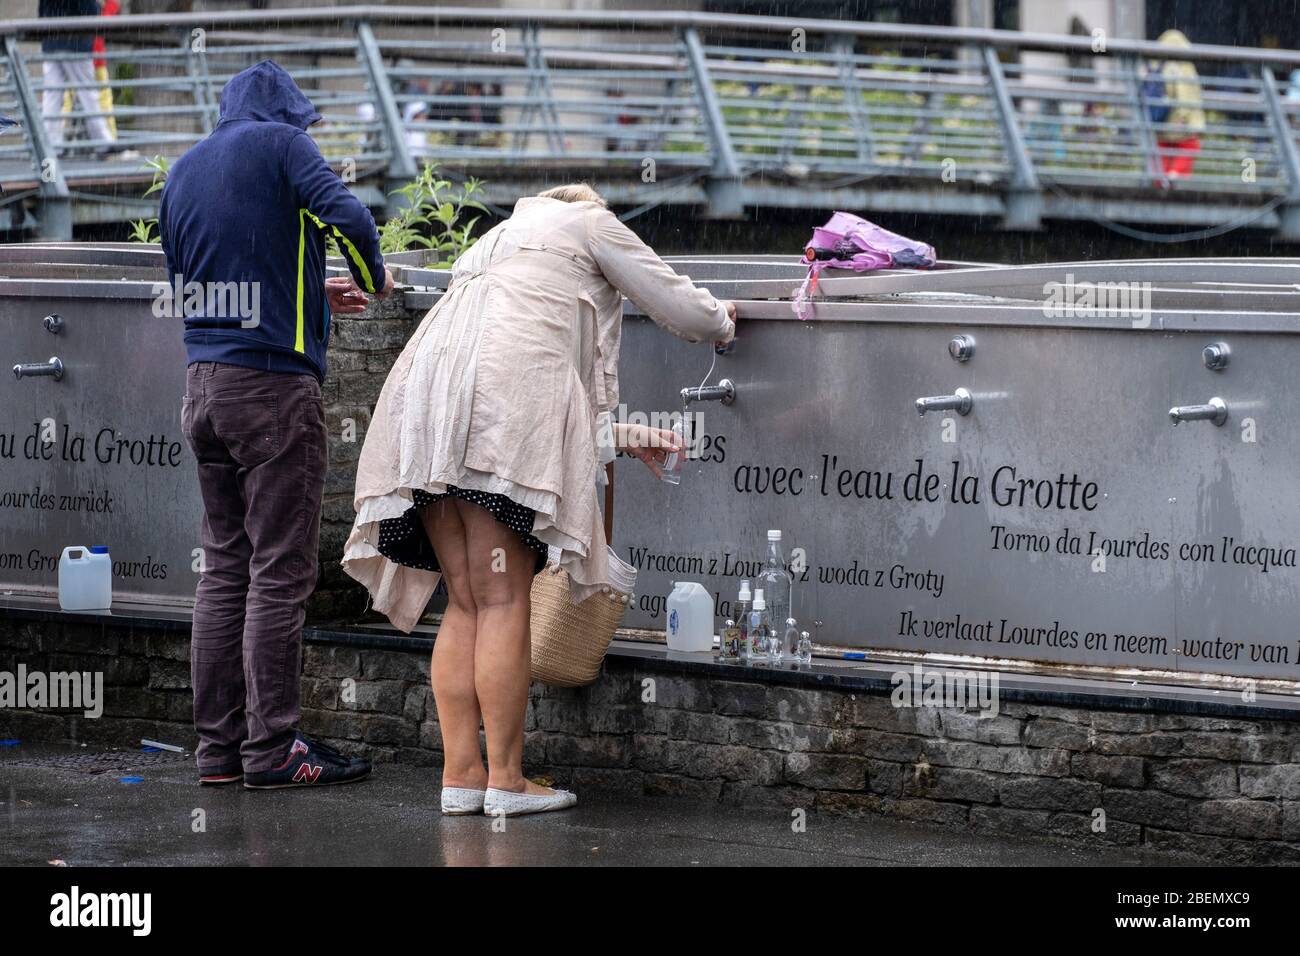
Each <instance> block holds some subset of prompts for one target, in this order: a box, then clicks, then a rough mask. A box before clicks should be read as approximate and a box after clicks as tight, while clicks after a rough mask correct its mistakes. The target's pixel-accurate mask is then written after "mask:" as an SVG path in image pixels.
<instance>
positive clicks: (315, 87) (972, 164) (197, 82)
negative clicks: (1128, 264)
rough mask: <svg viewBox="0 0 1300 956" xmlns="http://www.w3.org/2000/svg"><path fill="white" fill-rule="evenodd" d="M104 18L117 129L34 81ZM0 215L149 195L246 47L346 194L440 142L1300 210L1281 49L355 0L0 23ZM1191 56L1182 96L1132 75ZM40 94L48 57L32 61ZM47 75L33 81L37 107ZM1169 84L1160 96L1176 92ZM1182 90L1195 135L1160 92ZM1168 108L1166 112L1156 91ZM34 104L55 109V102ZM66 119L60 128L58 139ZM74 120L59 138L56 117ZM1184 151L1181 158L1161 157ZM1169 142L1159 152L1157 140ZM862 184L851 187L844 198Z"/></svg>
mask: <svg viewBox="0 0 1300 956" xmlns="http://www.w3.org/2000/svg"><path fill="white" fill-rule="evenodd" d="M79 31H80V32H96V33H98V34H100V35H102V36H104V37H105V38H106V44H107V51H108V52H107V54H106V55H105V58H106V60H107V63H108V69H109V80H108V82H107V83H106V84H101V83H100V82H98V81H96V83H94V84H88V85H87V86H88V87H89V88H91V89H93V90H94V91H95V92H96V93H98V91H99V89H100V87H101V86H107V88H108V89H110V90H111V91H112V96H113V106H112V117H113V120H114V121H115V123H116V128H117V132H116V137H115V138H114V139H112V140H109V139H105V138H102V137H101V138H98V139H95V138H90V137H89V135H88V133H89V131H90V130H91V129H92V128H93V126H94V125H95V124H93V123H91V122H89V121H90V120H92V119H93V118H95V117H96V116H98V115H100V114H101V111H100V110H99V109H98V108H96V109H92V110H88V109H85V108H83V106H82V105H81V102H80V101H79V100H78V99H76V98H75V97H69V99H71V100H72V102H71V103H69V104H67V105H66V106H65V108H64V109H63V110H62V112H61V113H59V114H58V116H57V118H55V117H52V116H50V115H48V114H49V110H48V109H44V108H43V103H42V100H43V99H44V95H45V93H46V92H47V83H46V80H45V79H44V74H45V68H46V65H47V64H51V63H54V62H56V61H57V60H59V59H66V58H67V54H43V53H41V51H40V46H39V41H40V40H41V39H42V38H43V37H46V36H50V35H53V34H57V33H68V32H79ZM0 41H3V49H2V51H0V52H2V54H3V55H2V56H0V113H4V114H6V115H14V116H16V117H17V118H19V119H20V120H22V131H21V135H10V136H8V137H6V138H3V139H0V185H3V186H4V187H5V189H6V192H7V193H8V196H7V197H6V199H5V200H2V201H0V202H4V203H5V205H4V206H0V228H2V227H3V226H4V225H5V224H6V223H5V215H6V213H7V215H8V223H7V224H8V225H9V226H10V227H19V228H22V227H33V226H34V227H36V228H38V229H40V230H41V231H43V232H44V233H46V234H50V235H64V234H67V233H68V232H69V231H70V228H71V224H72V223H73V222H74V221H95V220H96V219H111V218H114V217H118V218H121V217H122V215H123V214H124V213H127V212H134V213H136V214H138V213H139V212H140V211H141V210H146V209H148V208H150V206H151V204H150V203H142V202H141V201H140V199H139V195H140V193H141V192H143V188H137V185H136V184H141V185H142V184H144V183H147V182H148V181H149V179H150V173H148V172H147V171H145V170H144V169H142V161H143V159H144V158H147V157H151V156H153V155H162V156H165V157H168V158H171V159H174V158H175V157H177V156H179V155H180V154H181V153H182V152H184V150H185V149H186V148H188V147H189V145H191V144H192V143H193V142H195V141H196V140H197V139H198V138H200V137H202V136H203V135H205V134H206V133H207V132H209V131H210V130H211V129H212V127H213V126H214V125H215V123H216V122H217V120H218V106H219V101H220V91H221V88H222V86H223V85H224V84H225V82H226V81H227V80H228V79H229V78H230V77H231V76H233V75H234V74H235V73H237V72H238V71H240V70H241V69H244V68H245V67H247V66H249V65H251V64H252V63H255V62H257V61H258V60H260V59H263V58H266V57H273V58H275V59H276V60H277V61H279V62H280V63H281V64H282V65H283V66H285V68H286V69H288V70H289V71H290V72H291V73H292V74H293V75H294V77H295V79H296V80H297V81H298V83H299V84H300V85H301V86H302V87H303V88H304V90H306V91H307V92H308V95H309V96H311V98H312V100H313V102H314V103H315V104H316V105H317V108H318V109H319V110H320V112H321V114H322V116H323V118H324V119H323V122H322V123H320V124H318V126H317V127H315V128H313V130H312V135H313V136H315V138H316V140H317V142H318V143H319V144H320V146H321V149H322V151H323V152H324V154H325V155H326V157H327V158H328V159H329V160H330V161H331V162H332V163H334V164H335V165H336V166H337V167H338V168H339V169H340V171H341V172H343V173H344V174H345V177H346V178H349V180H350V181H354V182H356V184H357V187H356V188H358V190H362V191H365V190H369V191H368V193H367V198H368V199H369V200H370V201H373V202H375V203H382V202H383V200H384V196H385V191H386V190H387V189H388V188H390V187H391V186H392V184H393V183H395V182H397V181H400V180H402V179H405V178H409V177H410V176H412V175H414V173H415V171H416V170H417V168H418V166H419V164H420V163H421V162H423V161H425V160H435V161H438V162H440V163H442V164H443V165H444V166H448V167H451V168H452V169H454V170H458V171H462V172H465V173H470V174H475V175H479V176H481V177H485V178H487V179H489V181H490V182H493V181H494V182H497V183H499V184H501V188H502V189H503V195H502V198H503V199H504V198H506V196H505V195H504V190H506V189H508V188H513V187H515V186H518V185H519V184H521V183H528V182H535V181H537V180H539V179H544V180H554V179H556V178H558V177H560V176H562V175H569V176H580V175H586V176H594V177H596V178H597V179H599V180H600V181H601V184H602V186H604V187H606V188H610V187H612V192H613V193H615V194H616V195H617V194H618V192H619V190H620V189H621V190H622V192H623V196H624V198H632V199H635V200H636V201H637V202H642V201H644V200H645V199H646V198H647V197H651V198H652V197H654V196H656V195H658V196H659V197H660V201H667V202H686V203H698V202H701V201H704V200H707V201H708V202H709V203H710V204H711V206H712V207H713V212H715V213H717V214H734V213H736V212H738V211H739V210H740V209H741V208H742V207H743V206H745V205H752V204H765V205H777V206H798V205H827V204H831V203H832V202H843V203H844V204H846V205H849V204H853V203H855V202H860V201H863V200H870V201H873V202H874V201H882V202H883V201H888V203H889V204H890V206H891V208H904V209H907V208H910V209H915V210H917V211H924V212H948V213H954V214H963V213H978V214H987V213H988V212H990V211H1000V212H1002V214H1003V215H1005V217H1006V218H1007V220H1008V223H1009V224H1010V225H1013V226H1022V227H1030V228H1032V227H1034V226H1036V225H1037V224H1038V222H1039V221H1040V219H1041V218H1042V217H1043V216H1045V215H1047V216H1060V217H1066V218H1087V217H1094V218H1095V217H1097V216H1101V215H1103V214H1105V215H1113V214H1114V213H1115V210H1116V209H1119V210H1120V211H1121V214H1122V215H1124V216H1127V217H1128V218H1129V219H1131V220H1133V221H1137V222H1160V223H1195V224H1212V223H1215V222H1219V221H1223V220H1228V219H1232V218H1234V217H1237V218H1240V219H1241V221H1243V222H1251V223H1253V224H1255V225H1262V226H1273V227H1276V228H1278V229H1280V230H1281V231H1282V232H1283V234H1284V235H1286V236H1288V237H1289V238H1300V147H1298V145H1297V137H1298V136H1300V88H1293V87H1291V86H1289V85H1288V80H1287V76H1288V74H1289V72H1290V71H1291V70H1292V69H1296V68H1300V52H1295V51H1277V50H1271V51H1270V50H1247V49H1234V48H1225V47H1212V46H1193V47H1191V48H1188V49H1183V50H1177V49H1170V48H1167V47H1163V46H1160V45H1158V44H1154V43H1149V42H1145V41H1119V40H1112V41H1110V43H1109V45H1108V49H1106V50H1105V51H1104V52H1098V51H1094V50H1093V49H1092V43H1093V41H1092V39H1091V38H1072V37H1049V36H1041V35H1028V34H1019V33H1010V32H1005V31H992V30H971V29H959V28H950V29H943V28H931V27H911V26H906V25H886V24H868V23H845V22H840V21H819V20H797V19H791V18H775V17H750V16H729V15H716V16H710V15H703V14H690V13H601V12H592V13H587V12H571V11H563V12H558V11H551V12H546V11H517V10H492V9H474V10H470V9H465V10H457V9H449V8H436V9H435V8H429V9H422V8H413V7H383V6H359V7H338V8H326V9H317V10H278V11H245V12H234V13H226V14H185V15H164V16H141V17H115V18H108V19H104V18H91V19H82V20H64V21H54V20H26V21H21V20H20V21H9V22H7V23H3V24H0ZM1170 60H1173V61H1180V62H1187V63H1191V64H1193V65H1194V66H1195V67H1196V69H1197V72H1198V74H1199V80H1198V82H1197V84H1196V86H1195V87H1194V88H1193V89H1194V90H1195V96H1194V97H1193V98H1192V99H1188V100H1186V101H1180V100H1177V99H1175V94H1174V92H1173V88H1172V87H1171V86H1166V87H1165V89H1164V90H1163V91H1157V92H1154V93H1153V92H1152V90H1151V88H1150V86H1149V84H1146V83H1145V82H1144V80H1145V78H1146V76H1147V73H1148V71H1150V70H1151V69H1152V68H1153V66H1154V65H1158V64H1160V63H1163V62H1167V61H1170ZM48 89H53V90H54V92H55V93H56V94H57V93H58V92H59V91H60V90H61V89H62V87H61V84H52V85H50V86H49V87H48ZM48 105H49V104H48V103H47V104H44V106H45V107H48ZM1180 108H1183V109H1180ZM1187 110H1191V111H1193V115H1196V116H1197V117H1198V118H1203V124H1202V126H1203V128H1202V129H1200V131H1199V143H1198V145H1197V148H1196V149H1195V151H1194V152H1193V151H1192V150H1191V149H1189V148H1188V147H1187V146H1186V145H1185V144H1184V145H1181V146H1180V145H1176V142H1175V141H1177V140H1181V139H1186V128H1185V127H1183V126H1179V125H1178V124H1176V123H1175V122H1173V119H1174V118H1175V117H1176V116H1177V115H1178V114H1179V113H1180V112H1181V113H1184V114H1186V112H1187ZM1166 113H1168V114H1169V115H1168V116H1166V115H1163V114H1166ZM51 124H54V125H53V126H52V125H51ZM52 132H56V133H60V132H61V133H62V134H63V135H64V136H65V141H64V142H63V143H62V145H58V144H56V143H55V142H54V140H55V139H57V138H58V136H57V135H51V133H52ZM67 137H70V138H67ZM1178 156H1183V157H1185V158H1186V159H1188V160H1190V163H1189V164H1187V165H1189V166H1190V169H1188V170H1186V174H1185V175H1174V174H1171V173H1170V172H1169V171H1168V169H1167V167H1168V166H1169V165H1170V162H1169V161H1170V159H1171V158H1174V157H1178ZM1173 165H1174V166H1177V165H1178V164H1177V163H1175V164H1173ZM864 204H865V203H864Z"/></svg>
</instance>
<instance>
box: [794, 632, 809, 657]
mask: <svg viewBox="0 0 1300 956" xmlns="http://www.w3.org/2000/svg"><path fill="white" fill-rule="evenodd" d="M795 658H796V659H797V660H798V661H799V663H800V664H811V663H812V636H811V635H810V634H809V633H808V632H807V631H800V632H799V645H798V652H797V653H796V654H795Z"/></svg>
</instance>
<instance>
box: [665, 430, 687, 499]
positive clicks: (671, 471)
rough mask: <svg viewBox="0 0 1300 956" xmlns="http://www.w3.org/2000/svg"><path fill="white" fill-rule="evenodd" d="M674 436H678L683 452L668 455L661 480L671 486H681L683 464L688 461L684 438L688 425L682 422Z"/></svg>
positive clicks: (671, 452) (673, 452)
mask: <svg viewBox="0 0 1300 956" xmlns="http://www.w3.org/2000/svg"><path fill="white" fill-rule="evenodd" d="M673 434H674V435H676V436H677V441H678V442H679V443H681V444H682V450H681V451H670V452H669V453H668V457H667V458H666V459H665V460H664V464H663V468H662V469H660V480H661V481H664V482H667V483H668V484H670V485H680V484H681V483H682V462H683V461H685V460H686V447H685V439H684V437H683V436H684V435H685V434H686V423H685V422H684V421H680V422H678V423H677V424H676V425H674V426H673Z"/></svg>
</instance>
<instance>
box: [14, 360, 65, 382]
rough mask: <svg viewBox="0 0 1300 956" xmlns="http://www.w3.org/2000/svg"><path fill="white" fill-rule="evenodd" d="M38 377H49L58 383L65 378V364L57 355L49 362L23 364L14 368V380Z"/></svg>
mask: <svg viewBox="0 0 1300 956" xmlns="http://www.w3.org/2000/svg"><path fill="white" fill-rule="evenodd" d="M37 375H48V376H50V377H51V378H53V379H54V381H56V382H57V381H59V380H60V379H61V378H63V363H62V362H61V361H59V357H58V356H57V355H55V356H51V358H50V360H49V361H48V362H23V363H21V364H19V365H15V366H14V378H18V379H21V378H27V377H28V376H37Z"/></svg>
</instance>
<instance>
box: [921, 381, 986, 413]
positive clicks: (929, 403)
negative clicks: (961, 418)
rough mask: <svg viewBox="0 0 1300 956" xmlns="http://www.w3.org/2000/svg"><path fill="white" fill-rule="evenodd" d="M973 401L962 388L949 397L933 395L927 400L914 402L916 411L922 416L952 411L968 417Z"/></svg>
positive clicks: (922, 399) (968, 393)
mask: <svg viewBox="0 0 1300 956" xmlns="http://www.w3.org/2000/svg"><path fill="white" fill-rule="evenodd" d="M972 404H974V400H973V399H972V398H971V394H970V392H968V391H966V389H964V388H959V389H957V391H956V392H954V393H953V394H951V395H933V396H931V397H929V398H918V399H917V400H916V410H917V411H918V412H920V413H921V414H922V415H924V414H925V413H926V412H946V411H954V412H956V413H957V414H958V415H969V414H970V410H971V405H972Z"/></svg>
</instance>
